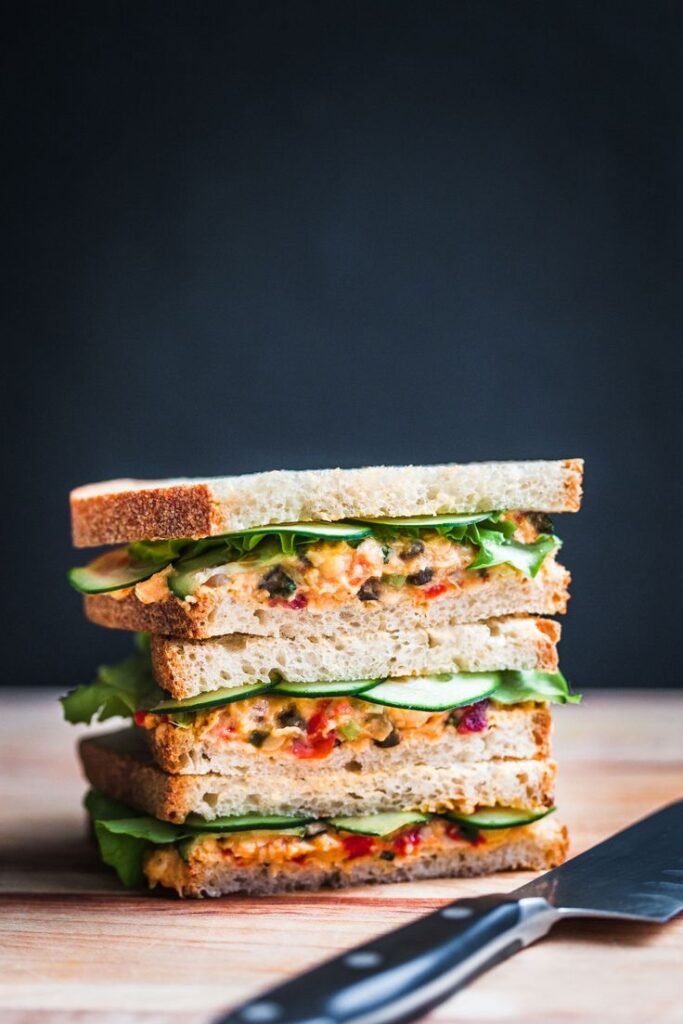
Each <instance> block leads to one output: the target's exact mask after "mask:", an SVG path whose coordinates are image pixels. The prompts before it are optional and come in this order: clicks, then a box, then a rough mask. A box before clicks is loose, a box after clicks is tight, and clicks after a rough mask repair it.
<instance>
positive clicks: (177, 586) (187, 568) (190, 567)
mask: <svg viewBox="0 0 683 1024" xmlns="http://www.w3.org/2000/svg"><path fill="white" fill-rule="evenodd" d="M225 561H226V554H225V549H224V548H222V547H220V546H217V547H213V548H208V549H207V550H206V551H204V552H202V554H201V555H197V556H196V558H188V559H186V560H185V561H184V562H183V561H182V560H181V561H179V562H176V564H175V565H174V566H173V572H172V573H171V574H170V576H169V577H168V588H169V590H170V591H171V593H172V594H175V596H176V597H179V598H180V599H181V600H184V599H185V598H186V597H188V596H189V595H190V594H193V593H194V591H195V590H196V589H197V587H198V586H199V581H198V580H197V577H196V575H195V574H196V573H197V572H199V571H200V570H201V569H209V568H210V567H211V566H212V565H216V566H218V565H222V564H225Z"/></svg>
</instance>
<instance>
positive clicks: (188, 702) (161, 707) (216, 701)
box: [149, 680, 274, 715]
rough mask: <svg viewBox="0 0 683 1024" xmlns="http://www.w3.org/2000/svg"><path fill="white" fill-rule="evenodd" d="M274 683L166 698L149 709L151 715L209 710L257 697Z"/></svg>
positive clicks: (259, 683)
mask: <svg viewBox="0 0 683 1024" xmlns="http://www.w3.org/2000/svg"><path fill="white" fill-rule="evenodd" d="M273 685H274V684H273V683H272V682H271V681H270V680H268V682H265V683H262V682H258V683H245V684H244V685H243V686H223V687H221V689H220V690H212V691H211V693H200V694H199V695H198V696H197V697H187V698H186V699H185V700H165V701H163V702H162V703H161V704H156V705H155V706H154V707H153V708H150V709H149V713H150V715H168V714H170V713H172V712H173V711H207V710H208V709H209V708H219V707H221V705H223V704H232V703H233V701H236V700H244V699H245V698H246V697H256V696H257V694H259V693H265V691H266V690H271V689H272V688H273Z"/></svg>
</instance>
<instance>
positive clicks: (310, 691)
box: [273, 679, 381, 697]
mask: <svg viewBox="0 0 683 1024" xmlns="http://www.w3.org/2000/svg"><path fill="white" fill-rule="evenodd" d="M380 681H381V680H379V679H336V680H334V681H333V682H331V683H290V682H289V681H288V680H286V679H282V680H281V681H280V682H279V683H278V684H277V686H276V687H275V689H274V690H273V693H275V694H278V693H286V694H287V696H288V697H352V696H353V694H354V693H363V692H364V691H365V690H369V689H370V688H371V687H373V686H377V685H378V683H379V682H380Z"/></svg>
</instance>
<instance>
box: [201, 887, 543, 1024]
mask: <svg viewBox="0 0 683 1024" xmlns="http://www.w3.org/2000/svg"><path fill="white" fill-rule="evenodd" d="M556 916H557V912H556V911H555V910H554V908H552V907H551V906H550V904H549V903H548V902H547V901H546V900H544V899H542V898H538V897H531V898H526V899H522V900H514V899H511V898H510V897H509V896H495V895H494V896H480V897H478V898H476V899H466V900H458V901H457V902H455V903H451V904H449V905H448V906H446V907H443V908H442V909H441V910H437V911H436V912H435V913H433V914H429V915H427V916H426V917H423V918H420V919H419V920H418V921H414V922H413V923H412V924H408V925H404V926H403V927H402V928H398V929H397V930H395V931H393V932H387V933H386V934H385V935H381V936H380V937H379V938H377V939H374V940H373V941H372V942H369V943H367V945H365V946H358V947H357V948H356V949H353V950H350V951H349V952H347V953H344V954H342V956H339V957H336V958H335V959H333V960H328V961H327V963H324V964H321V966H320V967H315V968H314V969H313V970H311V971H308V972H307V973H305V974H301V975H299V976H298V977H296V978H294V979H293V980H291V981H288V982H286V983H285V984H284V985H280V986H278V987H277V988H274V989H271V990H270V991H269V992H266V993H264V994H263V995H262V996H259V997H257V998H256V999H254V1000H252V1001H250V1002H248V1003H244V1004H243V1005H242V1006H240V1007H237V1008H236V1009H234V1010H232V1011H231V1012H229V1013H228V1014H226V1015H224V1016H222V1017H220V1018H218V1019H217V1020H216V1024H397V1022H407V1021H412V1020H415V1019H416V1018H418V1017H420V1016H422V1014H424V1013H426V1012H427V1011H428V1010H430V1009H431V1008H432V1007H434V1006H436V1005H437V1004H438V1003H441V1002H443V1000H444V999H446V998H447V997H448V996H449V995H451V994H452V993H453V992H455V991H457V990H458V989H459V988H462V987H463V986H464V985H465V984H467V982H468V981H470V980H472V978H475V977H476V976H477V975H479V974H481V973H483V972H484V971H486V970H488V968H489V967H493V966H495V964H498V963H500V962H501V961H502V960H505V959H506V958H507V957H509V956H511V955H512V954H513V953H516V952H517V950H518V949H521V948H522V947H523V946H526V945H528V944H529V943H530V942H533V941H534V940H535V939H537V938H540V936H541V935H545V933H546V932H547V931H548V930H549V929H550V928H551V927H552V925H553V923H554V921H555V920H556Z"/></svg>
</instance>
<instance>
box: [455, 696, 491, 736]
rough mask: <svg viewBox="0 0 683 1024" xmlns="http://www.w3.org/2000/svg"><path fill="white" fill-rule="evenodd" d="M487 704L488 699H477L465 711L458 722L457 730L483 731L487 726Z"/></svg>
mask: <svg viewBox="0 0 683 1024" xmlns="http://www.w3.org/2000/svg"><path fill="white" fill-rule="evenodd" d="M488 706H489V702H488V700H480V701H477V703H476V704H472V705H471V706H470V707H469V708H467V710H466V711H465V713H464V715H463V716H462V718H461V719H460V721H459V722H458V724H457V726H456V729H457V731H458V732H483V731H484V729H485V728H486V726H487V715H486V709H487V708H488Z"/></svg>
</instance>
